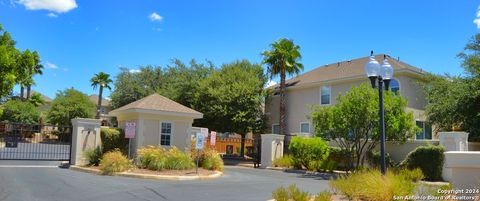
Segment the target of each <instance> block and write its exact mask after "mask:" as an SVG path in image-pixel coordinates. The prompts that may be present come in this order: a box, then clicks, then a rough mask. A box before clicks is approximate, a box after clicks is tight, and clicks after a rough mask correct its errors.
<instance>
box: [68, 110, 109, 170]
mask: <svg viewBox="0 0 480 201" xmlns="http://www.w3.org/2000/svg"><path fill="white" fill-rule="evenodd" d="M101 122H102V121H101V120H100V119H83V118H75V119H72V126H73V133H72V148H71V150H72V153H70V155H71V165H86V164H88V161H87V160H86V158H85V155H84V151H85V150H87V149H93V148H96V147H101V146H102V142H101V141H102V139H101V138H100V126H101Z"/></svg>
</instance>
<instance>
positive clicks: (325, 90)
mask: <svg viewBox="0 0 480 201" xmlns="http://www.w3.org/2000/svg"><path fill="white" fill-rule="evenodd" d="M320 94H321V95H320V105H329V104H330V94H331V89H330V87H329V86H323V87H322V88H321V90H320Z"/></svg>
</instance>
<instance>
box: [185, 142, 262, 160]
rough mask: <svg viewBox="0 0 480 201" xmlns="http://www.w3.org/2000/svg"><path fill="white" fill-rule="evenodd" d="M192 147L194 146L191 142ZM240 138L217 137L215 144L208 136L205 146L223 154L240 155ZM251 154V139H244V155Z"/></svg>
mask: <svg viewBox="0 0 480 201" xmlns="http://www.w3.org/2000/svg"><path fill="white" fill-rule="evenodd" d="M192 143H193V144H192V147H195V144H194V142H192ZM241 144H242V139H241V138H218V137H217V139H216V141H215V145H211V142H210V138H206V139H205V147H206V148H213V149H215V150H216V151H217V152H218V153H219V154H221V155H223V156H227V157H228V156H233V157H235V156H240V150H241V147H242V146H241ZM252 154H253V139H245V155H246V156H250V157H251V156H252Z"/></svg>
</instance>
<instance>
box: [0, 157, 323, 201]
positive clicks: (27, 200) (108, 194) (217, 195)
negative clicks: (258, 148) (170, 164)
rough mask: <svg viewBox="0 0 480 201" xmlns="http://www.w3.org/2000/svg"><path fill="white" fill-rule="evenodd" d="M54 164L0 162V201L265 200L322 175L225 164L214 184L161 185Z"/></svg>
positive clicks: (313, 188)
mask: <svg viewBox="0 0 480 201" xmlns="http://www.w3.org/2000/svg"><path fill="white" fill-rule="evenodd" d="M56 165H58V163H57V162H42V161H39V162H36V161H35V162H32V161H2V160H0V201H13V200H19V201H31V200H32V201H33V200H38V201H43V200H45V201H47V200H48V201H55V200H59V201H68V200H75V201H95V200H102V201H123V200H125V201H127V200H128V201H132V200H172V201H189V200H191V201H203V200H205V201H207V200H208V201H216V200H218V201H225V200H228V201H236V200H238V201H240V200H241V201H246V200H262V201H265V200H269V199H271V192H272V191H273V190H274V189H276V188H277V187H279V186H282V185H283V186H286V185H289V184H297V185H298V186H299V187H300V188H301V189H303V190H306V191H309V192H311V193H317V192H319V191H322V190H326V189H328V180H327V178H326V177H328V176H325V175H304V174H300V173H285V172H281V171H275V170H264V169H252V168H245V167H237V166H226V169H225V174H224V175H223V176H222V177H221V178H217V179H213V180H195V181H164V180H150V179H136V178H126V177H114V176H99V175H93V174H89V173H82V172H77V171H73V170H69V169H61V168H58V167H56Z"/></svg>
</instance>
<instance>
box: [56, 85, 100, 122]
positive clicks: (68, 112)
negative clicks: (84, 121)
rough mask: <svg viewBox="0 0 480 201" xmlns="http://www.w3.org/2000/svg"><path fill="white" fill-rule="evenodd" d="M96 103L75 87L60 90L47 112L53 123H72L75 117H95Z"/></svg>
mask: <svg viewBox="0 0 480 201" xmlns="http://www.w3.org/2000/svg"><path fill="white" fill-rule="evenodd" d="M94 116H95V103H92V102H91V101H90V99H89V97H88V96H87V95H86V94H84V93H82V92H80V91H77V90H75V89H73V88H70V89H66V90H64V91H59V92H58V93H57V96H56V97H55V99H54V100H53V102H52V107H51V108H50V110H49V111H48V113H47V120H48V122H50V123H52V124H57V125H70V124H71V119H73V118H93V117H94Z"/></svg>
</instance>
